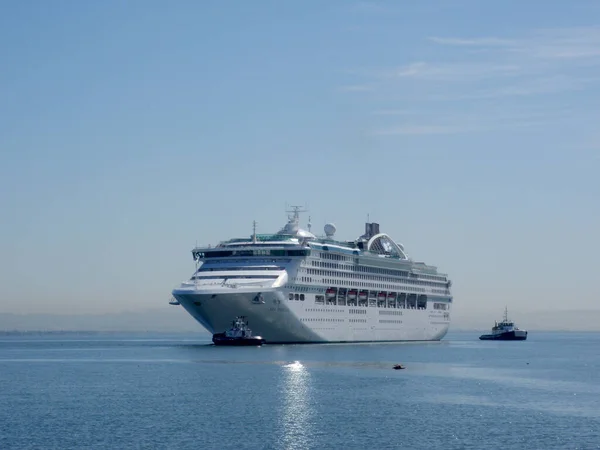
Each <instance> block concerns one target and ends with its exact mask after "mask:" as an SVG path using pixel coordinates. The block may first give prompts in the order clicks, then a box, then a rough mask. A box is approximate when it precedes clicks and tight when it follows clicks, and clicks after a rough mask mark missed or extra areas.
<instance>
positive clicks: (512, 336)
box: [479, 330, 527, 341]
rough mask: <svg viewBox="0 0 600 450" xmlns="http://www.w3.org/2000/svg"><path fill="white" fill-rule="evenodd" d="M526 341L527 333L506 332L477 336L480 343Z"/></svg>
mask: <svg viewBox="0 0 600 450" xmlns="http://www.w3.org/2000/svg"><path fill="white" fill-rule="evenodd" d="M525 339H527V331H521V330H519V331H507V332H505V333H497V334H482V335H481V336H479V340H481V341H524V340H525Z"/></svg>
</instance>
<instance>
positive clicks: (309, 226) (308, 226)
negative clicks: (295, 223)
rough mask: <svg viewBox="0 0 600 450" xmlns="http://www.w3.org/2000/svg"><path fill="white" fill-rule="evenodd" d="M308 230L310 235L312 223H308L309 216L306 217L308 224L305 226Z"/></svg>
mask: <svg viewBox="0 0 600 450" xmlns="http://www.w3.org/2000/svg"><path fill="white" fill-rule="evenodd" d="M306 227H307V228H308V232H309V233H310V228H311V227H312V223H310V216H308V224H307V225H306Z"/></svg>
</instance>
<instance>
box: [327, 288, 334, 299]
mask: <svg viewBox="0 0 600 450" xmlns="http://www.w3.org/2000/svg"><path fill="white" fill-rule="evenodd" d="M325 295H327V298H334V297H335V289H334V288H329V289H327V291H325Z"/></svg>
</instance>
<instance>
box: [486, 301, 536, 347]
mask: <svg viewBox="0 0 600 450" xmlns="http://www.w3.org/2000/svg"><path fill="white" fill-rule="evenodd" d="M479 339H480V340H482V341H524V340H525V339H527V331H526V330H520V329H519V328H517V327H516V326H515V324H514V322H512V321H510V320H508V309H507V308H504V319H502V322H499V323H498V322H496V323H495V324H494V327H493V328H492V334H482V335H481V336H479Z"/></svg>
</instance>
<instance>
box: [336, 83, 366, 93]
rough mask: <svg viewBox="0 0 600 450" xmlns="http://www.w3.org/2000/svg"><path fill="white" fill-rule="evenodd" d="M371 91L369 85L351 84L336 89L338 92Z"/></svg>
mask: <svg viewBox="0 0 600 450" xmlns="http://www.w3.org/2000/svg"><path fill="white" fill-rule="evenodd" d="M372 90H373V85H370V84H351V85H347V86H340V87H338V91H343V92H369V91H372Z"/></svg>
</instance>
